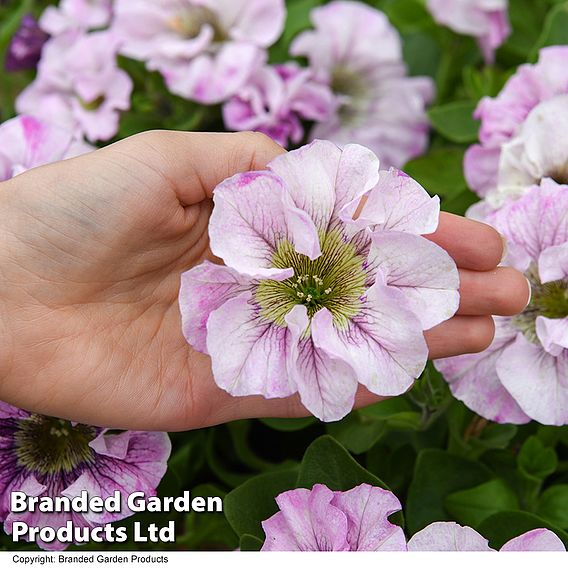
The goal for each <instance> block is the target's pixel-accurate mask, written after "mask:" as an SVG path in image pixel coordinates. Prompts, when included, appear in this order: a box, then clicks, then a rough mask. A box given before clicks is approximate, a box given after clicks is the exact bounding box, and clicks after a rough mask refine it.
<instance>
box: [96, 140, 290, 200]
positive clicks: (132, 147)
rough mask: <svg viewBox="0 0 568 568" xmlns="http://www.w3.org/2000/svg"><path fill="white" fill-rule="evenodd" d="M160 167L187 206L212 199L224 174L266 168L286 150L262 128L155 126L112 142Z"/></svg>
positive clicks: (159, 169)
mask: <svg viewBox="0 0 568 568" xmlns="http://www.w3.org/2000/svg"><path fill="white" fill-rule="evenodd" d="M116 150H120V151H121V152H128V153H129V154H132V155H135V156H136V157H137V159H138V160H140V161H141V162H143V163H144V164H145V165H147V166H148V167H151V168H152V169H154V170H156V171H157V172H159V173H160V174H161V175H162V176H163V177H164V178H165V179H166V180H167V181H168V183H169V184H170V185H171V186H172V188H173V190H174V191H175V192H176V195H177V197H178V199H179V201H180V202H181V203H182V205H185V206H188V205H193V204H195V203H198V202H200V201H203V200H204V199H208V198H211V196H212V194H213V189H215V187H216V186H217V185H218V184H219V183H220V182H222V181H223V180H224V179H226V178H228V177H230V176H232V175H234V174H236V173H240V172H246V171H250V170H261V169H264V168H265V167H266V164H267V163H268V162H270V161H271V160H272V159H273V158H275V157H276V156H278V155H279V154H282V153H284V152H285V150H284V149H283V148H282V147H281V146H279V145H278V144H277V143H276V142H274V141H273V140H272V139H271V138H269V137H268V136H266V135H264V134H261V133H260V132H236V133H210V132H180V131H169V130H156V131H150V132H144V133H142V134H138V135H136V136H132V137H130V138H127V139H126V140H122V141H120V142H117V143H116V144H113V145H111V146H108V147H107V148H105V149H104V150H102V151H101V152H106V151H108V152H111V151H116Z"/></svg>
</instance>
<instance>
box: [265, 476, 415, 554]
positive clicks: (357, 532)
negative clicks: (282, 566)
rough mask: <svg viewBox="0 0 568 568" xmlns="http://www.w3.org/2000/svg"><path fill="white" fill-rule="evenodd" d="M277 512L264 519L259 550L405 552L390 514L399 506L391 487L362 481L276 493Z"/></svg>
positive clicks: (399, 530)
mask: <svg viewBox="0 0 568 568" xmlns="http://www.w3.org/2000/svg"><path fill="white" fill-rule="evenodd" d="M276 502H277V504H278V508H279V509H280V510H279V511H278V513H276V514H275V515H273V516H272V517H270V518H269V519H267V520H266V521H264V522H263V523H262V528H263V529H264V532H265V534H266V540H265V542H264V545H263V547H262V550H263V551H379V550H381V551H399V552H400V551H405V550H406V538H405V536H404V532H403V530H402V529H401V528H400V527H398V526H396V525H393V524H392V523H391V522H390V521H389V519H388V517H389V516H390V515H392V514H393V513H395V512H397V511H400V509H401V506H400V502H399V500H398V499H397V498H396V496H395V495H393V494H392V493H391V492H390V491H386V490H385V489H380V488H379V487H372V486H371V485H367V484H363V485H359V486H358V487H355V488H353V489H350V490H349V491H331V490H330V489H328V488H327V487H326V486H325V485H319V484H318V485H314V487H313V488H312V489H293V490H291V491H286V492H285V493H281V494H280V495H278V497H276Z"/></svg>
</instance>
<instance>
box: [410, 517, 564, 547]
mask: <svg viewBox="0 0 568 568" xmlns="http://www.w3.org/2000/svg"><path fill="white" fill-rule="evenodd" d="M408 551H409V552H494V551H495V549H494V548H491V547H490V546H489V542H488V541H487V539H486V538H484V537H482V536H481V535H480V534H479V533H478V532H477V531H475V530H474V529H472V528H470V527H462V526H461V525H458V524H457V523H452V522H437V523H432V524H431V525H428V526H427V527H426V528H424V529H422V530H421V531H419V532H417V533H416V534H415V535H414V536H413V537H412V538H411V539H410V540H409V541H408ZM500 551H501V552H566V547H565V546H564V544H563V543H562V541H561V540H560V539H559V538H558V537H557V536H556V534H555V533H553V532H552V531H550V530H548V529H534V530H532V531H528V532H526V533H523V534H522V535H520V536H517V537H515V538H512V539H511V540H509V541H508V542H506V543H505V544H504V545H503V546H502V547H501V548H500Z"/></svg>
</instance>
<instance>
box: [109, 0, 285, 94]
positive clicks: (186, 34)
mask: <svg viewBox="0 0 568 568" xmlns="http://www.w3.org/2000/svg"><path fill="white" fill-rule="evenodd" d="M285 14H286V10H285V6H284V2H283V0H162V1H161V2H159V3H156V2H155V0H117V2H116V5H115V15H116V16H115V23H114V26H113V28H114V29H115V31H116V33H117V34H118V36H119V37H120V38H121V40H122V46H121V52H122V53H123V54H124V55H126V56H128V57H132V58H134V59H140V60H142V61H146V63H147V67H148V69H152V70H157V71H160V72H161V73H162V75H163V76H164V78H165V80H166V83H167V85H168V88H169V89H170V91H171V92H172V93H175V94H177V95H180V96H182V97H185V98H188V99H192V100H196V101H198V102H201V103H206V104H211V103H218V102H222V101H224V100H226V99H227V98H229V97H230V96H231V95H233V94H234V93H236V92H237V91H238V89H240V88H241V87H242V86H243V85H244V84H245V82H246V81H247V79H248V78H249V77H250V75H251V74H252V72H253V71H255V70H256V69H257V68H258V67H259V66H260V65H261V64H262V63H263V61H264V57H265V48H267V47H268V46H270V45H272V44H273V43H274V42H275V41H276V40H277V39H278V37H279V36H280V34H281V33H282V29H283V27H284V19H285Z"/></svg>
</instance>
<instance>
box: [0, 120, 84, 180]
mask: <svg viewBox="0 0 568 568" xmlns="http://www.w3.org/2000/svg"><path fill="white" fill-rule="evenodd" d="M92 149H93V148H92V147H91V146H89V145H88V144H86V143H85V142H83V141H81V140H78V139H76V138H75V137H74V136H73V135H72V134H71V133H70V132H68V131H66V130H63V129H61V128H58V127H56V126H53V125H51V124H48V123H45V122H42V121H41V120H38V119H37V118H33V117H31V116H18V117H16V118H13V119H11V120H8V121H7V122H4V123H3V124H2V125H0V181H5V180H8V179H10V178H12V177H13V176H15V175H18V174H20V173H22V172H24V171H26V170H29V169H31V168H35V167H37V166H43V165H44V164H49V163H51V162H56V161H58V160H63V159H65V158H72V157H74V156H78V155H80V154H84V153H86V152H89V151H90V150H92Z"/></svg>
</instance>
